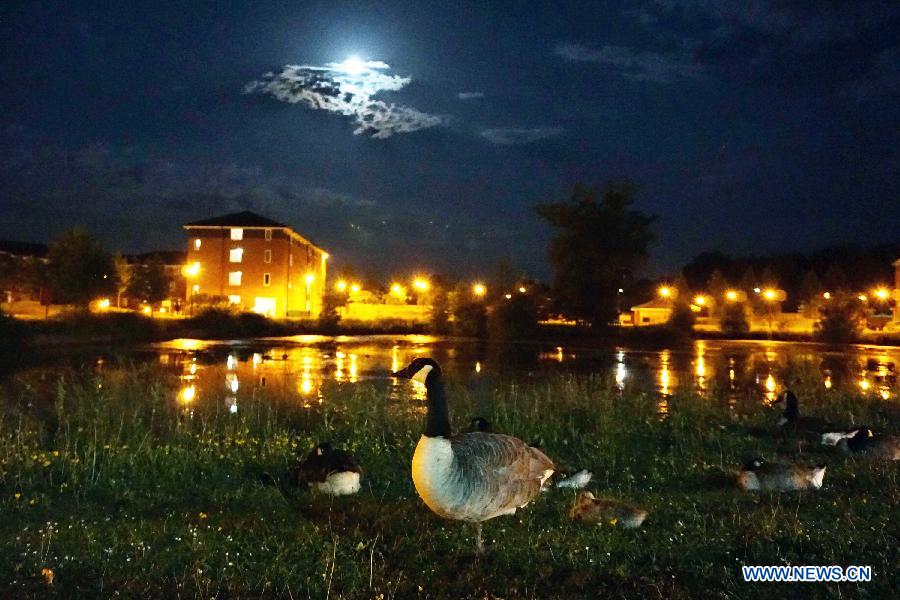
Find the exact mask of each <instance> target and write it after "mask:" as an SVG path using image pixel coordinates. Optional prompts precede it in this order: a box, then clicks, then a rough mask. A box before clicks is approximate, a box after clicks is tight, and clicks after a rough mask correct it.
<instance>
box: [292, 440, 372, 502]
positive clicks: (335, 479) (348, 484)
mask: <svg viewBox="0 0 900 600" xmlns="http://www.w3.org/2000/svg"><path fill="white" fill-rule="evenodd" d="M361 475H362V469H360V468H359V465H358V464H356V461H355V460H353V457H352V456H350V455H349V454H348V453H346V452H344V451H343V450H335V449H334V448H332V447H331V444H329V443H328V442H323V443H321V444H319V445H318V446H316V447H315V448H313V449H312V451H311V452H310V453H309V454H308V455H307V456H306V458H304V459H303V460H302V461H300V464H298V465H297V466H296V467H295V468H294V470H293V472H292V479H293V480H294V481H295V482H296V483H305V484H307V485H308V486H309V487H310V488H312V489H314V490H316V491H318V492H322V493H323V494H330V495H332V496H345V495H348V494H355V493H356V492H358V491H359V479H360V476H361Z"/></svg>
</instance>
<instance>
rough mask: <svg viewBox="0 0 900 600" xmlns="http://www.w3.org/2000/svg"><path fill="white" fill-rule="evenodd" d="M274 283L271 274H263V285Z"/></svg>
mask: <svg viewBox="0 0 900 600" xmlns="http://www.w3.org/2000/svg"><path fill="white" fill-rule="evenodd" d="M270 283H272V275H271V274H270V273H263V285H269V284H270Z"/></svg>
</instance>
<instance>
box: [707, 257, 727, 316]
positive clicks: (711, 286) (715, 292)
mask: <svg viewBox="0 0 900 600" xmlns="http://www.w3.org/2000/svg"><path fill="white" fill-rule="evenodd" d="M729 287H731V286H729V285H728V281H727V280H726V279H725V277H724V276H723V275H722V272H721V271H720V270H718V269H716V270H714V271H713V272H712V275H710V276H709V280H708V281H707V282H706V292H707V293H708V294H709V302H710V307H709V312H710V314H711V315H714V316H719V317H720V316H721V315H722V308H723V306H724V305H725V292H727V291H728V288H729Z"/></svg>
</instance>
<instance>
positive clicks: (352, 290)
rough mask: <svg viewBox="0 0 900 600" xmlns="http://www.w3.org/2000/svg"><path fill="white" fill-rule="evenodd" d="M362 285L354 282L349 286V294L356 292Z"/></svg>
mask: <svg viewBox="0 0 900 600" xmlns="http://www.w3.org/2000/svg"><path fill="white" fill-rule="evenodd" d="M361 289H362V287H361V286H360V285H359V284H358V283H354V284H352V285H351V286H350V293H351V294H358V293H359V291H360V290H361Z"/></svg>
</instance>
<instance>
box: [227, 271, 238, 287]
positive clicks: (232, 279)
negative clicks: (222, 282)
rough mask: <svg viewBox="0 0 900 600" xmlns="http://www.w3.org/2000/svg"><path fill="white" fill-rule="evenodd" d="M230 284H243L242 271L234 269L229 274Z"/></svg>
mask: <svg viewBox="0 0 900 600" xmlns="http://www.w3.org/2000/svg"><path fill="white" fill-rule="evenodd" d="M228 285H241V272H240V271H232V272H231V273H229V274H228Z"/></svg>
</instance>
